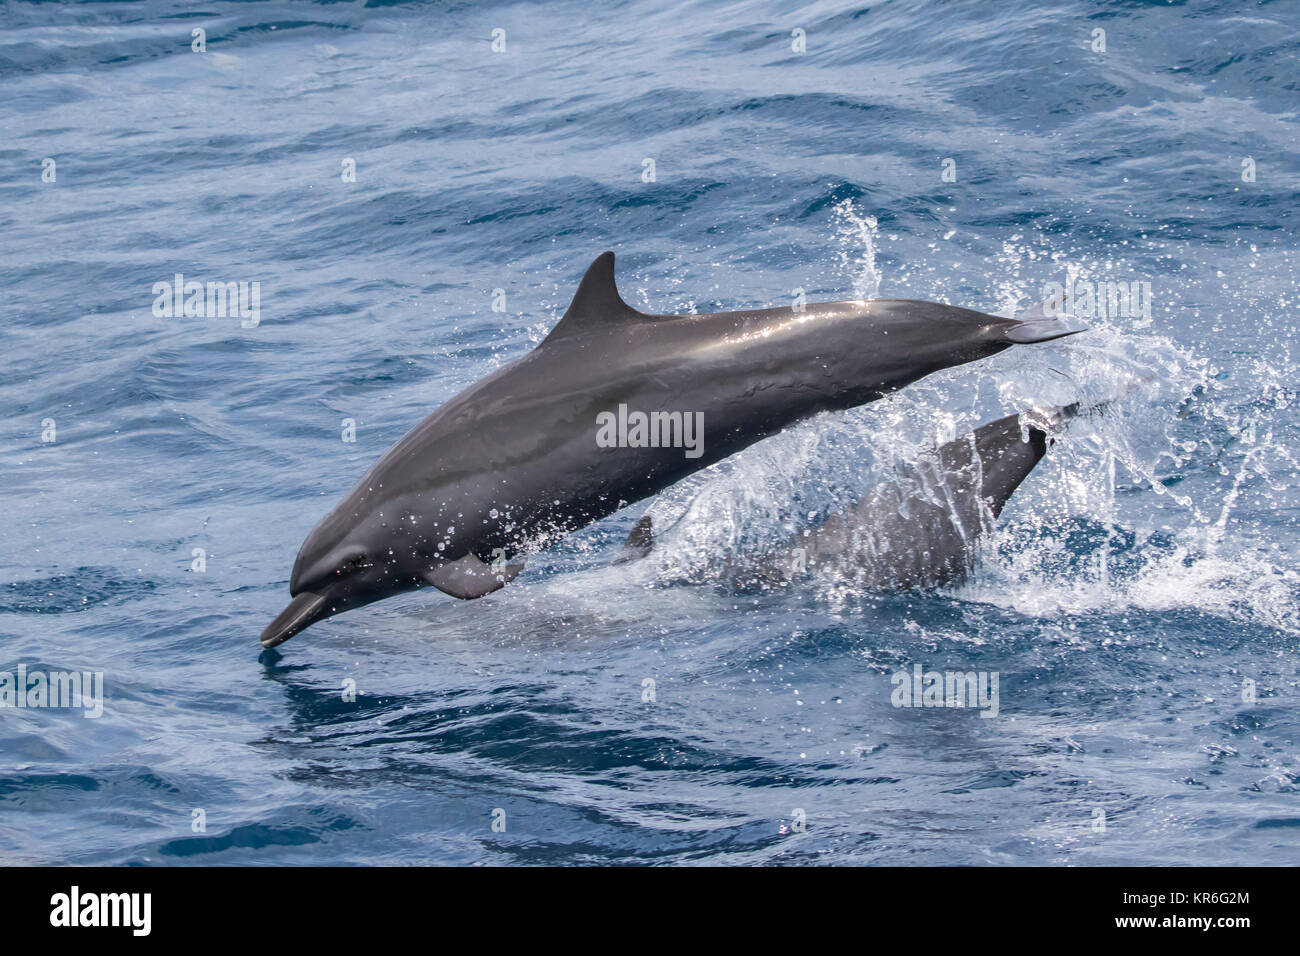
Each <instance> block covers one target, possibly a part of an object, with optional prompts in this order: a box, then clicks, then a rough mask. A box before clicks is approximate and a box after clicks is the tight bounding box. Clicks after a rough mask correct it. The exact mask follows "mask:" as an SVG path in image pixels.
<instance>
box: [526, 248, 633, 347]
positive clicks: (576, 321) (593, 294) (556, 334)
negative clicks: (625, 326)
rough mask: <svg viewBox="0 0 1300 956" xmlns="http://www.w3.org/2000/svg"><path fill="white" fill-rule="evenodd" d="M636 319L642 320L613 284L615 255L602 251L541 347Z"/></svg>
mask: <svg viewBox="0 0 1300 956" xmlns="http://www.w3.org/2000/svg"><path fill="white" fill-rule="evenodd" d="M639 318H643V316H642V314H641V313H640V312H638V311H637V310H636V309H634V308H632V307H631V306H630V305H628V304H627V303H626V302H624V301H623V297H622V296H621V295H619V294H618V287H617V286H615V285H614V253H612V252H602V253H601V254H600V255H599V256H597V257H596V261H595V262H593V263H592V264H591V267H590V268H589V269H587V274H586V275H584V276H583V277H582V281H581V282H580V283H578V291H577V292H575V293H574V294H573V301H572V302H570V303H569V308H568V311H566V312H565V313H564V317H563V318H561V319H560V321H559V323H558V324H557V325H556V326H555V328H553V329H551V334H550V335H548V336H547V337H546V338H545V339H543V340H542V344H543V345H545V344H546V343H547V342H550V341H552V340H553V339H560V338H564V337H565V336H569V335H573V334H575V333H578V332H585V331H587V330H588V329H593V328H599V327H600V326H602V325H606V324H608V323H610V322H620V321H627V320H629V319H639Z"/></svg>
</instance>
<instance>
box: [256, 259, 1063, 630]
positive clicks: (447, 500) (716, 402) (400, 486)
mask: <svg viewBox="0 0 1300 956" xmlns="http://www.w3.org/2000/svg"><path fill="white" fill-rule="evenodd" d="M1077 331H1081V329H1079V328H1072V327H1069V326H1067V325H1066V324H1064V323H1063V322H1061V321H1060V320H1059V319H1057V318H1055V317H1054V315H1053V314H1052V313H1051V312H1049V311H1048V310H1047V309H1046V308H1045V307H1040V308H1039V309H1038V310H1037V311H1035V312H1033V313H1031V314H1029V315H1028V316H1024V317H1021V318H1017V319H1006V318H1001V317H998V316H994V315H986V314H984V313H982V312H974V311H972V310H970V309H962V308H957V307H955V306H949V305H939V304H937V303H934V302H913V301H908V300H901V299H873V300H855V301H848V302H827V303H821V304H815V305H814V304H809V305H806V306H803V307H797V308H775V309H758V310H753V311H744V312H720V313H715V314H710V315H647V314H646V313H643V312H638V311H637V310H636V309H634V308H632V307H631V306H629V305H628V304H627V303H626V302H624V301H623V299H622V298H621V297H620V296H619V294H618V290H617V289H616V288H615V285H614V254H613V253H612V252H606V253H604V254H603V255H601V256H600V257H599V258H597V259H596V261H595V262H594V263H592V265H591V268H589V269H588V270H587V274H586V275H585V276H584V277H583V279H582V282H581V283H580V284H579V286H578V291H577V293H576V294H575V295H574V297H573V302H572V303H571V304H570V305H569V308H568V311H566V312H565V313H564V316H563V318H561V319H560V321H559V323H558V324H557V325H556V326H555V328H554V329H552V330H551V333H550V334H549V335H548V336H547V337H546V338H545V339H544V340H543V341H542V343H541V344H540V345H539V346H538V347H537V348H535V349H534V350H533V351H531V352H529V353H528V354H527V355H525V356H524V357H523V358H521V359H519V360H518V361H516V362H514V363H512V364H510V365H507V366H505V367H503V368H501V369H498V370H497V371H496V372H494V373H492V374H491V375H489V376H487V377H486V378H484V379H482V380H481V381H479V382H478V383H476V384H474V385H472V386H470V387H469V388H468V389H466V390H465V391H463V392H461V393H460V394H459V395H457V396H456V397H454V398H452V399H451V400H450V401H448V402H447V403H446V404H444V405H443V406H442V407H441V408H439V409H438V410H437V411H435V412H434V413H433V414H431V415H430V416H429V417H428V418H426V419H425V420H424V421H422V422H421V423H420V424H419V425H417V426H416V427H415V428H414V430H412V431H411V432H409V433H408V434H407V435H406V437H404V438H403V439H402V440H401V441H399V442H398V443H397V444H396V445H394V446H393V447H392V448H390V449H389V450H388V451H387V452H386V453H385V454H384V456H383V457H382V458H380V459H379V461H378V462H377V463H376V464H375V465H374V466H373V467H372V468H371V469H370V470H369V471H368V472H367V473H366V474H365V476H364V477H363V478H362V479H361V482H360V483H359V484H358V485H357V486H356V488H354V489H353V490H352V491H351V492H350V493H349V494H348V495H347V497H346V498H344V499H343V500H342V501H341V502H340V503H339V504H338V505H337V506H336V507H335V508H334V510H333V511H331V512H330V513H329V514H328V515H326V516H325V517H324V519H322V520H321V522H320V524H318V525H317V526H316V527H315V528H314V529H313V530H312V532H311V534H309V535H308V536H307V540H306V541H305V542H304V543H303V546H302V549H301V550H300V551H299V552H298V559H297V561H295V562H294V566H293V574H292V576H291V577H290V580H289V593H290V594H291V595H293V600H292V601H290V602H289V606H288V607H286V608H285V609H284V611H282V612H281V613H280V615H279V616H278V617H277V618H276V619H275V620H274V621H272V622H271V624H270V625H269V626H268V627H267V628H266V630H265V631H264V632H263V633H262V644H263V645H264V646H266V647H274V646H275V645H277V644H280V643H282V642H284V641H286V640H288V639H289V638H290V637H292V636H293V635H295V634H297V633H298V632H299V631H301V630H303V628H306V627H308V626H310V625H311V624H313V623H315V622H316V621H319V620H322V619H324V618H327V617H330V616H332V615H334V614H338V613H340V612H342V611H346V610H349V609H351V608H356V607H360V606H362V605H364V604H369V603H371V602H373V601H378V600H381V599H383V598H386V597H391V596H392V595H395V594H399V593H401V592H404V591H410V590H414V589H416V588H420V587H424V586H426V585H432V586H433V587H435V588H437V589H438V590H440V591H443V592H444V593H447V594H450V595H452V596H454V597H458V598H475V597H481V596H482V595H484V594H488V593H490V592H492V591H495V590H496V589H498V588H500V587H501V586H502V585H504V584H505V583H506V582H508V581H510V580H511V579H513V578H514V576H515V575H516V574H518V573H519V571H520V570H521V568H522V565H520V564H511V563H507V562H509V561H510V560H511V559H512V558H515V557H517V556H518V555H520V554H522V553H523V552H525V551H526V550H529V549H535V548H537V547H540V546H543V545H544V543H545V542H546V541H548V540H551V539H553V538H554V537H556V536H558V535H561V534H564V533H567V532H569V531H573V530H574V529H576V528H579V527H582V526H583V525H586V524H588V523H590V522H592V521H596V520H598V519H600V518H603V517H605V516H606V515H608V514H611V513H612V512H614V511H616V510H618V509H619V508H622V507H624V506H625V505H627V504H630V503H632V502H634V501H638V500H640V499H642V498H645V497H647V496H649V495H652V494H654V493H656V492H658V491H660V490H661V489H663V488H665V487H667V486H668V485H671V484H672V483H674V482H676V481H678V480H680V479H681V478H683V477H685V476H686V475H688V474H691V473H692V472H694V471H697V470H699V469H700V468H704V467H706V466H708V465H711V464H713V463H715V462H717V461H720V460H722V459H723V458H726V457H727V456H729V455H732V454H735V453H736V452H738V451H740V450H741V449H742V448H745V447H747V446H749V445H752V444H753V443H754V442H757V441H759V440H760V439H763V438H766V437H768V436H769V435H772V434H774V433H776V432H778V431H780V430H781V429H782V428H785V427H786V426H788V425H790V424H792V423H794V422H797V421H800V420H802V419H805V418H808V417H809V416H811V415H814V414H816V413H818V412H823V411H830V410H839V409H846V408H852V407H854V406H856V405H862V404H864V403H866V402H870V401H874V400H875V399H878V398H880V397H881V396H882V395H884V394H886V393H888V392H891V391H894V390H895V389H899V388H902V387H903V386H905V385H908V384H910V383H911V382H915V381H916V380H917V379H920V378H922V377H924V376H926V375H929V374H930V373H931V372H936V371H939V370H940V369H944V368H948V367H950V366H953V365H960V364H962V363H964V362H971V361H974V360H975V359H980V358H984V357H986V356H990V355H993V354H995V353H997V352H1001V351H1002V350H1003V349H1006V348H1009V347H1010V346H1012V345H1014V344H1017V343H1028V342H1045V341H1048V340H1049V339H1055V338H1059V337H1061V336H1063V335H1069V334H1071V333H1072V332H1077Z"/></svg>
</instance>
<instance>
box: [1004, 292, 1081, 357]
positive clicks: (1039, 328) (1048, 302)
mask: <svg viewBox="0 0 1300 956" xmlns="http://www.w3.org/2000/svg"><path fill="white" fill-rule="evenodd" d="M1062 303H1063V300H1062V298H1061V297H1060V296H1054V297H1052V298H1050V299H1044V300H1043V301H1042V302H1040V303H1038V305H1036V306H1034V307H1033V308H1032V309H1029V310H1027V311H1025V312H1021V313H1019V314H1018V315H1017V316H1016V317H1015V318H1014V319H1012V320H1011V322H1010V323H1009V324H1008V325H1006V326H1004V327H1003V329H1002V335H1003V337H1004V338H1005V339H1006V340H1007V341H1008V342H1014V343H1016V344H1017V345H1028V344H1030V343H1033V342H1050V341H1052V339H1059V338H1063V337H1065V336H1067V335H1074V334H1075V333H1077V332H1085V331H1087V329H1088V327H1087V326H1086V325H1084V324H1083V323H1081V322H1074V321H1071V320H1070V319H1069V317H1068V316H1065V315H1064V314H1063V313H1062Z"/></svg>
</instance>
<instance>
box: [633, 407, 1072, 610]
mask: <svg viewBox="0 0 1300 956" xmlns="http://www.w3.org/2000/svg"><path fill="white" fill-rule="evenodd" d="M1078 410H1079V406H1078V405H1077V404H1073V405H1068V406H1065V407H1057V408H1048V409H1041V410H1034V411H1032V412H1022V413H1020V414H1018V415H1007V416H1006V417H1005V418H999V419H998V420H997V421H992V422H989V423H988V424H985V425H981V426H980V427H979V428H977V429H975V430H974V431H972V432H970V433H968V434H966V435H963V436H961V437H960V438H957V439H954V440H953V441H950V442H947V443H945V444H943V445H940V446H939V447H938V448H935V449H931V450H930V451H929V452H928V453H927V454H925V455H923V456H921V457H919V458H917V459H916V460H914V461H905V462H901V463H899V464H897V465H896V466H894V468H893V469H892V470H891V471H890V472H889V473H887V474H886V475H885V477H884V478H883V480H882V481H881V482H880V483H879V484H878V485H876V486H875V487H874V488H873V489H872V490H871V491H870V492H869V493H868V494H867V495H865V496H864V497H863V498H862V499H861V500H860V501H858V502H856V503H855V504H853V505H852V506H851V507H849V508H846V509H844V510H842V511H837V512H835V513H834V514H832V515H831V516H830V517H829V518H827V519H826V520H825V521H824V522H822V524H820V525H819V526H817V527H816V528H811V529H808V530H806V531H803V532H801V533H799V534H796V535H794V536H793V537H791V538H790V539H788V540H787V541H785V542H783V543H782V544H780V545H778V546H777V547H775V548H773V549H770V550H768V551H766V552H765V553H763V554H760V555H756V556H754V557H745V556H736V557H733V558H731V559H729V560H728V561H727V564H726V567H725V569H724V572H723V574H722V578H723V580H724V581H725V582H726V583H727V584H728V585H730V586H732V587H736V588H739V589H742V590H744V589H751V588H756V587H757V588H769V587H781V586H785V585H789V584H794V583H797V582H799V581H801V580H804V579H806V578H808V577H811V576H813V575H816V574H820V573H824V572H830V573H832V574H834V575H835V577H837V578H840V579H843V580H847V581H851V582H853V583H854V584H856V585H859V586H861V587H864V588H868V589H871V590H880V591H893V590H902V589H905V588H914V587H915V588H935V587H940V586H942V585H945V584H953V583H956V582H958V581H960V580H961V579H962V578H964V577H965V576H966V575H967V574H968V573H969V572H970V571H971V570H972V569H973V567H974V563H975V557H976V553H977V548H978V545H979V543H980V541H981V540H982V538H983V537H984V536H985V535H986V534H988V533H989V532H990V531H992V530H993V528H994V526H995V522H996V521H997V519H998V516H999V515H1001V514H1002V509H1003V508H1004V507H1005V506H1006V503H1007V501H1008V499H1010V497H1011V494H1012V492H1014V491H1015V490H1016V489H1017V488H1019V487H1020V484H1021V482H1023V481H1024V480H1025V478H1027V477H1028V476H1029V473H1030V472H1031V471H1033V469H1034V466H1035V465H1037V464H1038V463H1039V462H1040V461H1041V460H1042V458H1043V455H1044V454H1046V452H1047V449H1048V447H1049V446H1050V445H1051V444H1052V442H1053V441H1054V439H1053V438H1052V437H1051V434H1050V432H1052V431H1055V430H1056V429H1059V428H1060V427H1062V426H1063V425H1064V424H1065V423H1066V422H1068V421H1069V420H1070V419H1072V418H1073V417H1074V416H1075V415H1076V414H1078ZM653 545H654V532H653V524H652V521H651V517H650V515H648V514H647V515H643V516H642V517H641V519H640V520H639V521H638V522H637V523H636V525H635V526H634V527H633V528H632V533H631V534H629V535H628V538H627V542H626V545H625V550H624V553H623V555H621V556H620V558H619V561H620V562H622V561H628V560H633V559H635V558H639V557H644V556H645V555H647V554H649V553H650V550H651V548H652V547H653Z"/></svg>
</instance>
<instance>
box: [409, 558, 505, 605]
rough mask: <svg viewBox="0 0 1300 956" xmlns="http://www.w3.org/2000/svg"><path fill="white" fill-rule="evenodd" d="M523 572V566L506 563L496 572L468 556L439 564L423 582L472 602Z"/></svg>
mask: <svg viewBox="0 0 1300 956" xmlns="http://www.w3.org/2000/svg"><path fill="white" fill-rule="evenodd" d="M523 569H524V566H523V565H522V564H507V565H506V566H505V567H504V568H502V569H500V570H493V568H492V566H491V565H489V564H487V563H486V562H484V561H483V560H482V559H481V558H479V557H478V556H476V555H474V554H467V555H465V556H464V557H463V558H457V559H456V560H455V561H448V562H447V563H446V564H440V565H438V566H437V567H436V568H434V569H433V570H431V571H428V572H426V573H425V575H424V579H425V580H426V581H428V582H429V583H430V584H432V585H433V586H434V587H435V588H437V589H438V590H439V591H441V592H442V593H443V594H450V595H451V596H452V597H454V598H460V599H461V600H462V601H469V600H472V599H473V598H480V597H482V596H483V595H485V594H491V593H492V592H493V591H499V590H500V589H501V588H503V587H505V586H506V585H507V584H508V583H510V582H511V581H513V580H514V579H515V577H516V576H518V574H519V572H520V571H522V570H523Z"/></svg>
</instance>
